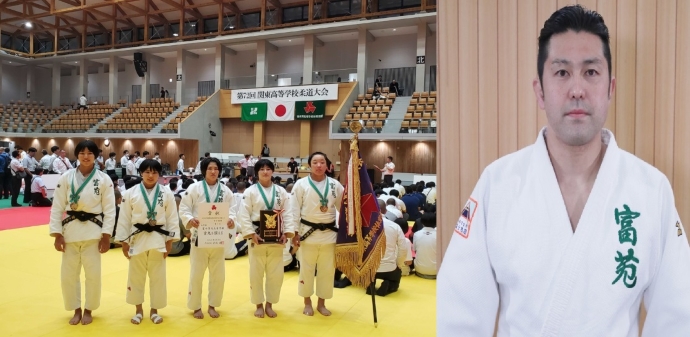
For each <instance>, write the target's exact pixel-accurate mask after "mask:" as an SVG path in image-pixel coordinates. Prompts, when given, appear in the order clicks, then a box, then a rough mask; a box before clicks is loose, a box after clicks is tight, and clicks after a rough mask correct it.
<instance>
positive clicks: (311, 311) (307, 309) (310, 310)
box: [302, 303, 314, 316]
mask: <svg viewBox="0 0 690 337" xmlns="http://www.w3.org/2000/svg"><path fill="white" fill-rule="evenodd" d="M302 313H303V314H305V315H307V316H314V308H313V307H312V306H311V303H310V304H305V305H304V311H302Z"/></svg>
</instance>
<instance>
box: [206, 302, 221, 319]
mask: <svg viewBox="0 0 690 337" xmlns="http://www.w3.org/2000/svg"><path fill="white" fill-rule="evenodd" d="M208 315H209V316H211V318H218V317H220V314H219V313H218V311H216V308H214V307H212V306H210V305H209V306H208Z"/></svg>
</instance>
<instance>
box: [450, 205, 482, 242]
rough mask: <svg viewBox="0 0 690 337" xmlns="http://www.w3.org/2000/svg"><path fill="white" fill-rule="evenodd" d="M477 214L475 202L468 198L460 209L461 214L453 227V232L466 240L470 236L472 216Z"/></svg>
mask: <svg viewBox="0 0 690 337" xmlns="http://www.w3.org/2000/svg"><path fill="white" fill-rule="evenodd" d="M476 212H477V200H474V199H472V198H471V197H470V199H469V200H467V203H466V204H465V207H463V209H462V214H460V219H458V223H457V224H456V225H455V232H456V233H458V234H460V236H462V237H463V238H465V239H467V238H468V237H469V236H470V226H471V225H472V219H474V214H475V213H476Z"/></svg>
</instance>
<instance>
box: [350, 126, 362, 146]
mask: <svg viewBox="0 0 690 337" xmlns="http://www.w3.org/2000/svg"><path fill="white" fill-rule="evenodd" d="M350 131H352V132H354V133H355V134H354V135H353V136H352V139H350V151H359V146H358V142H357V140H358V139H359V132H360V131H362V123H360V122H359V121H354V122H352V123H350Z"/></svg>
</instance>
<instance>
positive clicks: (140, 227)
mask: <svg viewBox="0 0 690 337" xmlns="http://www.w3.org/2000/svg"><path fill="white" fill-rule="evenodd" d="M134 228H136V229H137V230H135V231H134V233H132V234H130V235H129V236H128V237H127V238H125V239H124V240H122V241H127V239H129V238H131V237H133V236H135V235H137V234H139V233H141V232H146V233H151V232H157V233H161V234H163V236H169V237H175V232H169V231H167V230H165V229H163V226H151V225H149V224H143V223H137V224H134Z"/></svg>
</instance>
